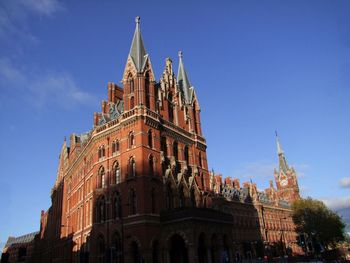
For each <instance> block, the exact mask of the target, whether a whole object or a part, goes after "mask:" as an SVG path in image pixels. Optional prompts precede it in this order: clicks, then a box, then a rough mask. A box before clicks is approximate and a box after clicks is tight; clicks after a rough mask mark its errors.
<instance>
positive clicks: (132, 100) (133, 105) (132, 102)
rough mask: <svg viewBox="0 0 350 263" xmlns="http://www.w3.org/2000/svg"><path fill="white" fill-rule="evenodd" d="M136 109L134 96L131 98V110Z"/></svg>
mask: <svg viewBox="0 0 350 263" xmlns="http://www.w3.org/2000/svg"><path fill="white" fill-rule="evenodd" d="M134 107H135V99H134V96H131V98H130V110H131V109H133V108H134Z"/></svg>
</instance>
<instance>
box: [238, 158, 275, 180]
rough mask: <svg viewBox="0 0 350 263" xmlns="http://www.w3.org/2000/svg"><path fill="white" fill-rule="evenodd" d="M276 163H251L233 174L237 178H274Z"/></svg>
mask: <svg viewBox="0 0 350 263" xmlns="http://www.w3.org/2000/svg"><path fill="white" fill-rule="evenodd" d="M275 166H276V165H275V164H274V163H268V162H251V163H247V164H245V165H244V166H243V167H242V168H240V169H238V170H236V171H234V172H233V174H232V175H233V176H234V177H237V178H245V179H249V178H257V177H264V178H273V169H274V168H275Z"/></svg>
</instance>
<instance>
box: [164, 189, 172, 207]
mask: <svg viewBox="0 0 350 263" xmlns="http://www.w3.org/2000/svg"><path fill="white" fill-rule="evenodd" d="M165 204H166V208H167V209H172V208H173V204H174V200H173V191H172V189H171V185H170V183H169V184H168V185H167V189H166V200H165Z"/></svg>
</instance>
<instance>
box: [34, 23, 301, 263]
mask: <svg viewBox="0 0 350 263" xmlns="http://www.w3.org/2000/svg"><path fill="white" fill-rule="evenodd" d="M107 91H108V99H107V100H106V101H102V102H101V112H98V113H95V114H94V116H93V123H94V128H93V129H92V130H91V131H89V132H87V133H85V134H82V135H76V134H72V135H71V136H70V140H69V142H68V141H66V140H65V141H64V143H63V145H62V149H61V153H60V159H59V165H58V171H57V179H56V182H55V184H54V187H53V188H52V192H51V199H52V205H51V207H50V208H49V209H48V210H47V211H43V212H42V214H41V222H40V233H39V234H38V235H37V236H36V239H35V249H34V253H33V262H208V263H209V262H212V263H214V262H236V261H240V260H243V259H249V258H254V257H263V256H266V255H267V256H273V255H274V254H278V253H282V252H283V253H284V254H286V253H289V254H296V253H300V250H299V248H298V246H297V245H296V242H295V241H296V233H295V231H294V225H293V222H292V219H291V210H290V203H291V202H293V201H294V200H296V199H298V198H299V188H298V183H297V177H296V173H295V171H294V169H293V168H290V167H289V166H288V164H287V161H286V158H285V155H284V153H283V151H282V148H281V146H280V143H279V142H277V143H278V156H279V168H278V169H277V170H276V171H275V181H276V186H277V188H275V187H274V184H273V182H272V181H271V182H270V187H269V188H268V189H266V190H265V191H263V192H261V191H258V190H257V186H256V184H254V183H252V182H245V183H243V184H242V185H241V184H240V182H239V180H238V179H233V180H232V179H230V178H222V176H221V175H217V174H215V173H214V172H210V171H209V170H208V163H207V154H206V148H207V146H206V140H205V138H204V136H203V134H202V129H201V117H200V112H201V109H200V105H199V102H198V98H197V95H196V91H195V89H194V87H193V86H192V85H191V83H190V81H189V78H188V75H187V73H186V70H185V68H184V63H183V57H182V53H181V52H180V53H179V65H178V73H177V75H176V74H175V73H174V69H173V63H172V60H171V59H169V58H168V59H166V61H165V68H164V72H163V74H162V76H161V78H160V80H159V81H156V79H155V76H154V72H153V69H152V64H151V59H150V56H149V54H148V53H147V52H146V49H145V46H144V42H143V39H142V36H141V31H140V20H139V18H137V19H136V29H135V33H134V36H133V40H132V44H131V48H130V52H129V56H128V59H127V61H126V66H125V69H124V73H123V75H122V87H120V86H118V85H117V84H115V83H108V88H107ZM278 250H280V251H278ZM281 250H282V252H281Z"/></svg>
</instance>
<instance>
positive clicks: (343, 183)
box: [339, 177, 350, 188]
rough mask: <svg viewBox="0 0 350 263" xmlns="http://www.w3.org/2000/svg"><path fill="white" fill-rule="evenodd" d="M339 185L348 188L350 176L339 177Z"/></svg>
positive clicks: (349, 186)
mask: <svg viewBox="0 0 350 263" xmlns="http://www.w3.org/2000/svg"><path fill="white" fill-rule="evenodd" d="M339 185H340V187H342V188H350V177H343V178H342V179H340V181H339Z"/></svg>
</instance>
